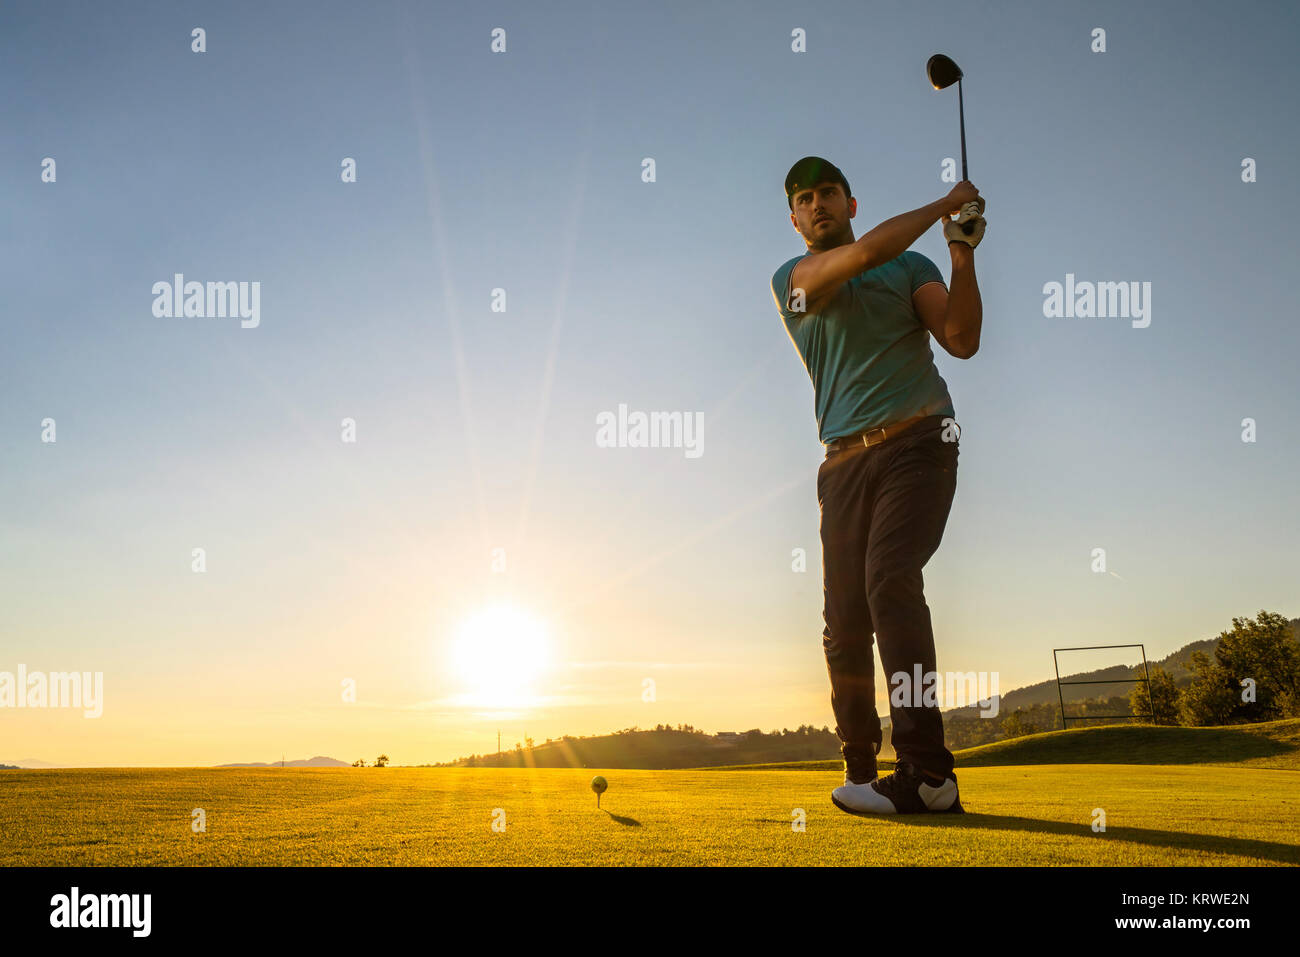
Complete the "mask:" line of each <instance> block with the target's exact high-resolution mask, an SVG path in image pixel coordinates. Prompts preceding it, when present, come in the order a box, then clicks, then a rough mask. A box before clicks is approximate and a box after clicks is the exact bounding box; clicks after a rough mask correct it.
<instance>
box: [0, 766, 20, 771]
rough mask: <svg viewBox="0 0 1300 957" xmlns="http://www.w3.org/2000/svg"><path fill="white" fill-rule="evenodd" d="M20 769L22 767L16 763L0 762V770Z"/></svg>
mask: <svg viewBox="0 0 1300 957" xmlns="http://www.w3.org/2000/svg"><path fill="white" fill-rule="evenodd" d="M21 770H22V768H20V767H19V766H18V765H16V764H0V771H21Z"/></svg>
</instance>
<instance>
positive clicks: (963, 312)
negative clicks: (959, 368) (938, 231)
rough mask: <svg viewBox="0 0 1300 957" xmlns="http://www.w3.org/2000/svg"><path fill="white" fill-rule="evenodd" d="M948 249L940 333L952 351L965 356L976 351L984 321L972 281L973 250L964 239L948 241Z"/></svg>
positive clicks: (973, 279) (973, 271) (975, 287)
mask: <svg viewBox="0 0 1300 957" xmlns="http://www.w3.org/2000/svg"><path fill="white" fill-rule="evenodd" d="M948 249H949V250H950V251H951V252H952V283H951V289H950V290H949V292H948V312H947V315H946V316H945V317H944V337H945V338H946V340H947V343H948V347H949V349H950V351H951V352H952V353H953V354H954V355H959V356H961V357H962V358H963V359H969V358H970V357H971V356H973V355H975V353H976V352H978V351H979V348H980V329H981V328H982V326H983V324H984V304H983V302H982V301H981V300H980V288H979V284H978V283H977V282H976V281H975V250H973V249H971V247H969V246H967V245H966V244H965V243H949V244H948Z"/></svg>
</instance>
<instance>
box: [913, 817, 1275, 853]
mask: <svg viewBox="0 0 1300 957" xmlns="http://www.w3.org/2000/svg"><path fill="white" fill-rule="evenodd" d="M890 817H892V818H896V819H898V820H904V821H906V822H907V823H908V824H917V825H930V826H935V827H956V828H963V829H965V828H982V829H992V830H995V831H1027V832H1029V833H1031V834H1060V835H1062V836H1065V837H1080V836H1084V837H1090V838H1093V839H1095V840H1098V841H1105V840H1107V839H1118V840H1121V841H1131V842H1133V843H1135V844H1146V845H1149V846H1151V847H1167V848H1171V849H1173V850H1180V851H1188V850H1194V851H1208V852H1211V853H1215V854H1236V855H1240V856H1242V857H1250V858H1255V859H1257V860H1264V861H1277V862H1279V863H1283V864H1300V846H1297V845H1295V844H1282V843H1279V842H1277V841H1257V840H1253V839H1251V838H1244V837H1223V836H1221V835H1218V834H1189V833H1187V832H1185V831H1162V830H1158V829H1156V828H1150V827H1123V826H1119V827H1116V826H1111V825H1107V827H1106V830H1105V831H1102V832H1094V831H1093V830H1092V825H1091V824H1066V823H1063V822H1061V821H1040V820H1036V819H1034V818H1030V817H1013V816H1011V815H1003V814H979V813H974V812H971V811H967V812H966V813H965V814H899V815H890Z"/></svg>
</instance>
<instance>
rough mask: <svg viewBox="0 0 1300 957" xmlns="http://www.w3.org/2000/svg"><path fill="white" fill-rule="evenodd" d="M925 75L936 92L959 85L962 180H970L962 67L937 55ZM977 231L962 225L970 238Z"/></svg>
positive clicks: (926, 65) (927, 66) (962, 228)
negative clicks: (967, 169)
mask: <svg viewBox="0 0 1300 957" xmlns="http://www.w3.org/2000/svg"><path fill="white" fill-rule="evenodd" d="M925 75H926V76H927V77H929V79H930V85H931V86H933V87H934V88H935V89H936V90H946V89H948V87H950V86H952V85H953V84H954V83H956V84H957V116H958V118H959V120H960V122H961V178H962V179H964V180H968V179H970V176H969V175H968V174H967V172H966V104H965V103H964V102H963V100H962V92H961V78H962V72H961V67H959V66H958V65H957V64H956V63H954V62H953V59H952V57H950V56H945V55H944V54H942V53H936V54H935V55H934V56H932V57H930V59H929V60H927V61H926V62H925ZM974 229H975V224H974V223H962V227H961V231H962V232H963V233H965V234H966V235H967V236H969V235H970V234H971V233H972V232H973V231H974Z"/></svg>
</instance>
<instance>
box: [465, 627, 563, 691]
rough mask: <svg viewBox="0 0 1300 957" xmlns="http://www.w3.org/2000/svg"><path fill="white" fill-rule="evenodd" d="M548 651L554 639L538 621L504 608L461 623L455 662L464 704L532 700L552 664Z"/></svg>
mask: <svg viewBox="0 0 1300 957" xmlns="http://www.w3.org/2000/svg"><path fill="white" fill-rule="evenodd" d="M550 651H551V649H550V638H549V636H548V635H547V633H546V629H545V628H544V627H543V626H542V624H541V623H540V622H539V621H537V620H536V619H535V618H533V617H531V616H530V615H528V614H526V613H524V612H522V611H520V610H518V609H516V608H511V607H509V606H504V605H500V606H494V607H492V608H487V609H484V610H483V611H480V612H478V613H477V614H474V615H472V616H470V617H469V618H467V619H465V621H463V622H462V623H461V625H460V627H459V628H458V629H457V630H456V635H455V638H454V640H453V643H452V648H451V660H452V667H453V668H454V670H455V672H456V676H457V677H458V678H459V679H460V681H461V683H462V685H463V688H464V691H465V700H466V703H473V704H475V705H480V706H487V707H518V706H521V705H524V704H527V703H528V702H529V700H531V698H532V696H533V691H534V687H533V686H534V684H535V682H536V681H537V679H538V678H540V677H541V675H542V673H543V672H544V671H545V670H546V668H547V666H548V665H549V664H550V657H551V656H550Z"/></svg>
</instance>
